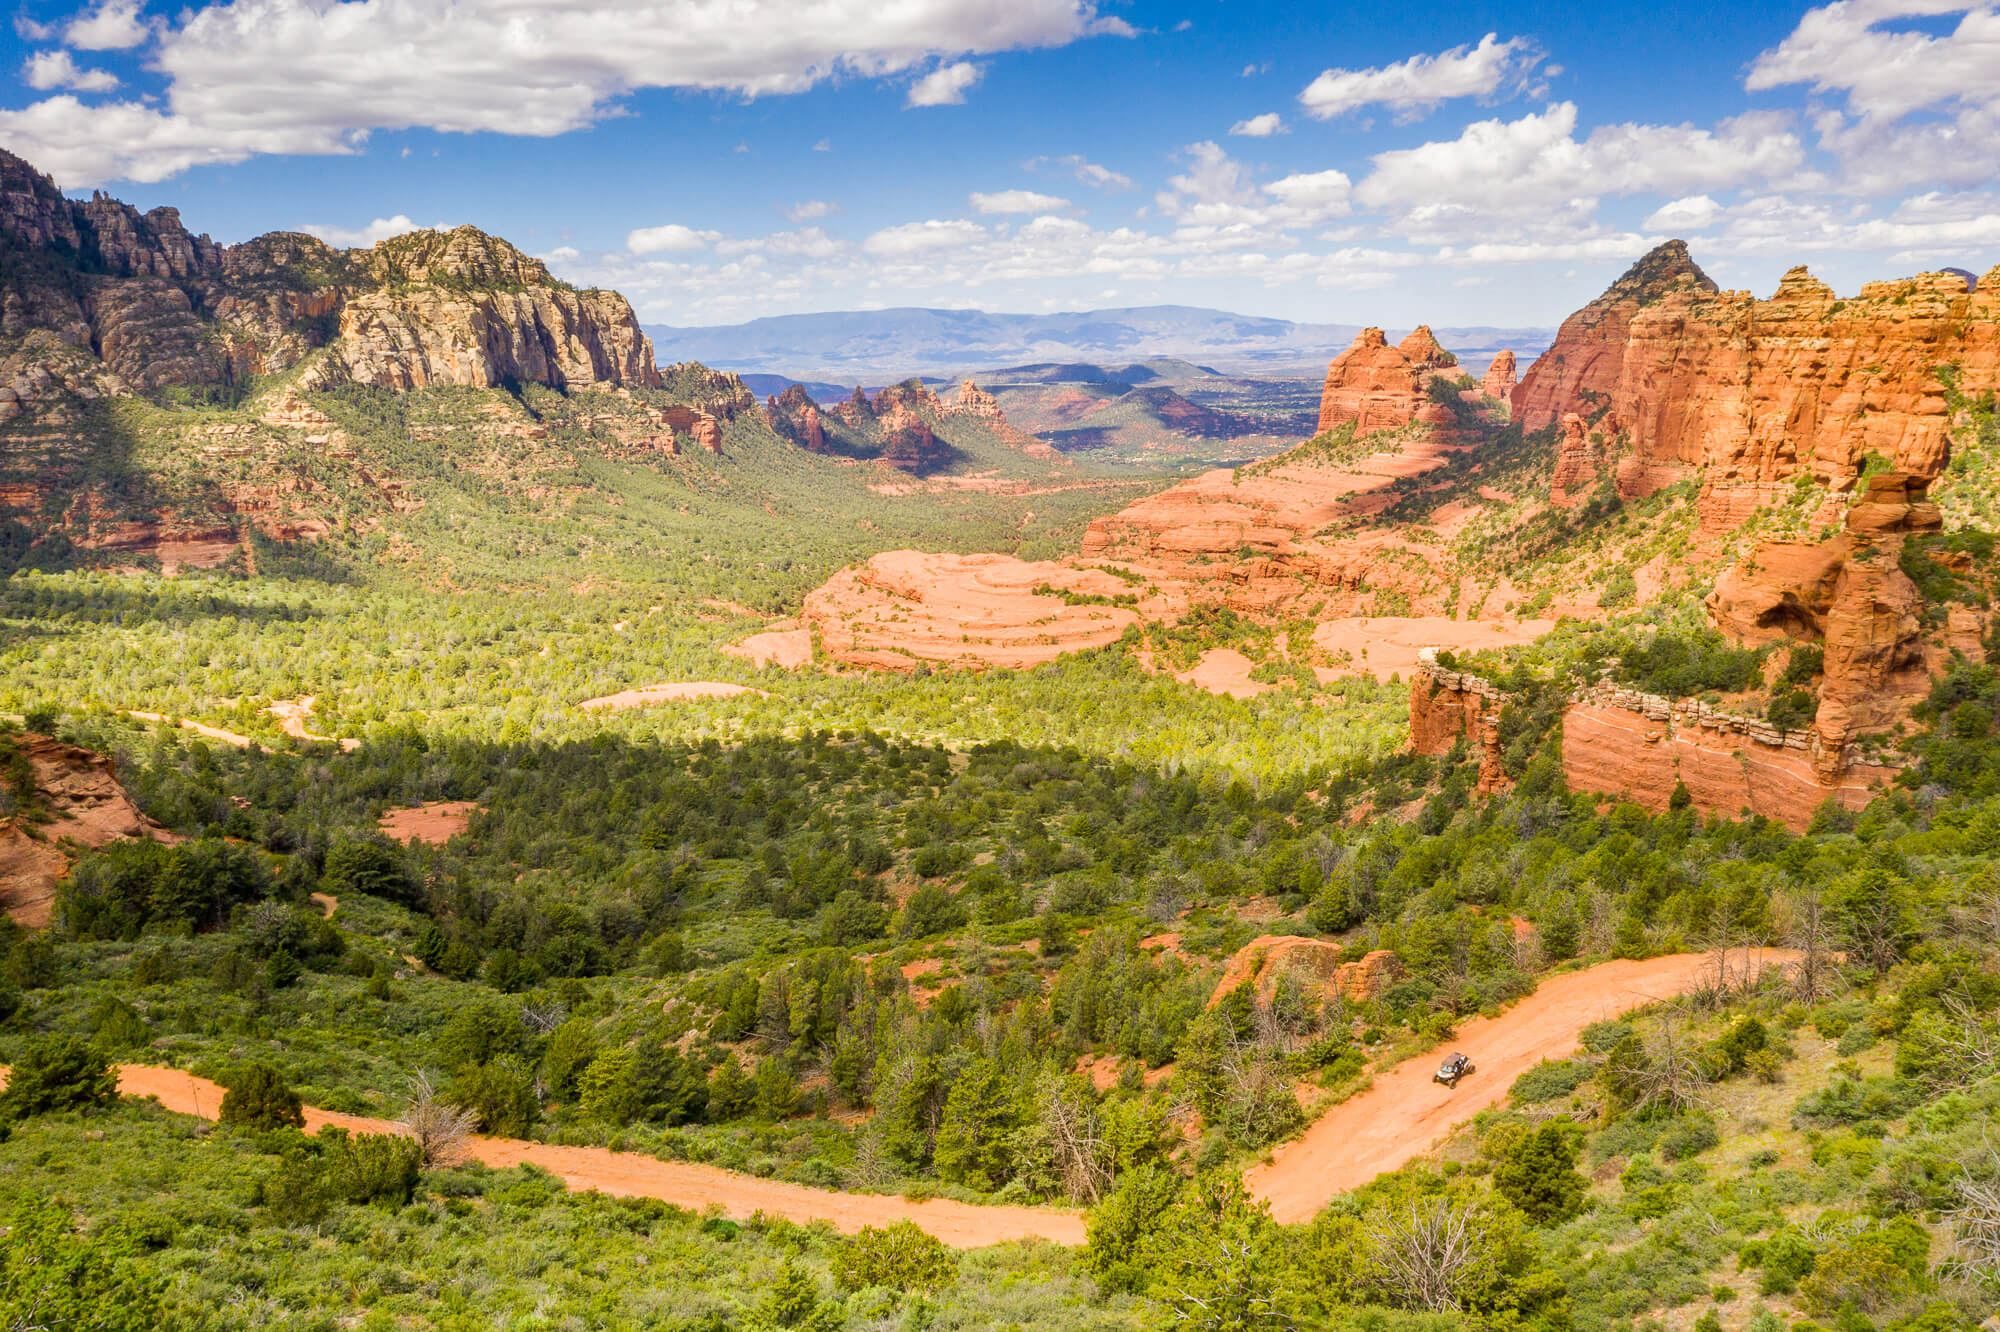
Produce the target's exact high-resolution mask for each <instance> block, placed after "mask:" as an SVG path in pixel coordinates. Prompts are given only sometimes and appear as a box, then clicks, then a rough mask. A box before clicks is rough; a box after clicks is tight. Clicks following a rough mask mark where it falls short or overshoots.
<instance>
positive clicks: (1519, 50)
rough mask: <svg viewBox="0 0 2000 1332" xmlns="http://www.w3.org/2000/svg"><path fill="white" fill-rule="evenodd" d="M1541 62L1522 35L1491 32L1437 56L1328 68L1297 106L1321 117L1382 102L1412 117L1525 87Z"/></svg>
mask: <svg viewBox="0 0 2000 1332" xmlns="http://www.w3.org/2000/svg"><path fill="white" fill-rule="evenodd" d="M1541 60H1542V53H1541V51H1540V50H1539V49H1538V48H1537V47H1536V46H1535V44H1534V43H1533V42H1530V41H1528V40H1527V39H1526V38H1523V37H1510V38H1508V39H1507V40H1506V41H1504V42H1503V41H1501V40H1500V35H1499V34H1498V33H1494V32H1489V33H1487V34H1486V35H1485V36H1484V37H1482V38H1480V39H1479V44H1478V45H1477V46H1454V47H1452V48H1451V49H1450V50H1449V51H1440V52H1439V53H1438V54H1436V55H1413V56H1411V57H1410V58H1409V59H1408V60H1402V61H1398V62H1397V63H1395V64H1393V65H1378V66H1374V67H1372V68H1368V69H1328V70H1323V71H1321V73H1320V76H1319V77H1318V78H1316V79H1314V80H1313V81H1312V82H1311V83H1309V84H1307V85H1306V87H1305V91H1303V92H1301V93H1300V94H1299V105H1300V106H1302V107H1304V108H1305V110H1306V114H1307V115H1309V116H1312V117H1314V118H1316V119H1319V120H1331V119H1333V118H1334V117H1335V116H1339V115H1345V114H1346V113H1348V112H1350V111H1358V110H1360V109H1361V108H1362V107H1366V106H1386V107H1389V108H1390V109H1391V110H1393V111H1395V112H1396V113H1397V114H1398V115H1399V116H1402V117H1414V116H1418V115H1421V114H1423V113H1424V112H1426V111H1429V110H1431V109H1432V108H1433V107H1435V106H1437V105H1438V104H1439V103H1440V102H1445V101H1449V100H1451V99H1453V98H1457V97H1492V96H1495V95H1496V94H1499V93H1501V92H1503V91H1513V90H1515V89H1518V88H1521V87H1523V86H1525V85H1526V84H1527V82H1528V80H1529V77H1530V76H1531V75H1532V74H1533V73H1534V70H1535V66H1536V65H1538V64H1540V63H1541Z"/></svg>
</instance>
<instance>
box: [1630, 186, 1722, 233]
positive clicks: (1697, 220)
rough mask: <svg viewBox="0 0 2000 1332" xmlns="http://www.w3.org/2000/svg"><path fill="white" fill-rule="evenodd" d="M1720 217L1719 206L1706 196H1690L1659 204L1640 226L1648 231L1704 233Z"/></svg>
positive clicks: (1720, 209)
mask: <svg viewBox="0 0 2000 1332" xmlns="http://www.w3.org/2000/svg"><path fill="white" fill-rule="evenodd" d="M1721 215H1722V205H1721V204H1719V203H1717V202H1716V201H1715V200H1713V199H1711V198H1709V197H1708V196H1707V195H1706V194H1690V195H1689V196H1687V197H1686V198H1685V199H1675V200H1674V201H1673V202H1671V203H1665V204H1661V205H1660V206H1659V207H1658V208H1655V209H1654V210H1653V213H1652V216H1650V217H1648V218H1647V219H1646V220H1645V222H1644V223H1643V224H1642V225H1644V227H1645V228H1646V230H1648V231H1706V230H1707V229H1708V228H1710V227H1712V226H1714V225H1715V220H1716V218H1718V217H1720V216H1721Z"/></svg>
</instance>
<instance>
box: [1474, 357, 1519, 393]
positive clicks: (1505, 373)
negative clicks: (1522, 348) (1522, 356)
mask: <svg viewBox="0 0 2000 1332" xmlns="http://www.w3.org/2000/svg"><path fill="white" fill-rule="evenodd" d="M1514 373H1515V371H1514V353H1513V352H1512V351H1510V350H1507V349H1506V348H1502V349H1501V350H1500V352H1499V353H1498V354H1497V355H1495V356H1494V358H1493V362H1492V364H1490V365H1488V366H1487V367H1486V374H1485V376H1484V377H1483V378H1481V379H1480V381H1479V391H1480V392H1481V393H1483V394H1485V395H1486V396H1487V397H1489V398H1492V399H1493V400H1494V401H1496V402H1503V403H1504V402H1509V401H1511V400H1512V399H1513V396H1514V384H1515V382H1516V381H1515V378H1514Z"/></svg>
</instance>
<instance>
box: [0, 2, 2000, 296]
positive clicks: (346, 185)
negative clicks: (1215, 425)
mask: <svg viewBox="0 0 2000 1332" xmlns="http://www.w3.org/2000/svg"><path fill="white" fill-rule="evenodd" d="M1413 14H1415V15H1416V16H1417V18H1416V20H1415V21H1412V17H1411V16H1412V15H1413ZM0 40H4V41H5V42H7V43H8V46H9V49H8V50H6V51H5V52H0V63H4V65H5V67H6V68H8V69H10V70H11V71H12V83H11V85H10V86H9V88H8V90H7V93H6V96H5V97H4V98H0V145H4V146H5V147H7V148H9V149H11V150H13V151H15V152H18V153H20V154H22V155H23V156H25V157H27V158H28V159H29V160H31V161H33V162H35V163H36V164H37V165H39V166H41V167H42V168H44V169H45V170H49V171H51V172H52V173H54V174H55V176H56V177H57V179H58V181H59V182H60V183H61V184H63V186H64V187H65V188H68V189H72V190H83V189H88V188H91V187H99V186H101V187H103V188H106V189H108V190H111V191H112V192H113V193H116V194H118V195H119V196H120V197H122V198H125V199H128V200H130V201H132V202H134V203H136V204H139V205H140V206H142V207H151V206H154V205H157V204H172V205H174V206H177V207H179V208H180V209H181V210H182V212H183V214H184V215H185V217H186V219H187V220H188V222H189V223H190V224H191V225H192V226H194V227H196V228H197V229H201V230H206V231H208V232H209V233H210V234H212V235H214V236H215V237H216V238H217V239H219V240H223V241H236V240H242V239H245V238H247V237H249V236H252V235H255V234H258V233H260V232H263V231H268V230H274V229H310V230H314V231H317V232H319V233H320V234H323V235H325V236H327V237H328V239H330V240H334V241H337V242H339V243H345V244H355V243H367V242H370V241H372V240H374V239H379V238H380V237H382V236H383V235H386V234H391V233H393V232H394V231H396V230H399V229H408V228H410V227H413V226H429V225H438V224H454V223H459V222H472V223H476V224H478V225H480V226H482V227H485V228H486V229H488V230H490V231H494V232H497V233H499V234H501V235H504V236H507V237H508V238H510V239H511V240H513V241H515V242H516V243H517V244H519V245H521V246H522V247H523V248H525V249H528V250H530V251H532V252H534V253H536V254H539V255H542V256H543V257H545V258H547V259H548V260H549V262H550V264H551V266H552V267H553V268H554V269H555V270H556V271H557V272H558V273H559V274H560V275H562V276H564V277H567V278H569V279H571V280H573V281H577V282H585V283H596V284H600V285H608V286H615V287H617V288H618V289H620V290H622V291H624V292H625V293H626V294H627V295H628V296H630V297H631V298H632V299H633V301H634V303H635V304H636V305H637V306H638V307H639V309H640V312H641V314H642V316H643V317H644V318H646V319H647V320H648V321H650V322H661V323H679V324H694V323H717V322H733V321H736V320H741V319H748V318H754V317H756V316H759V315H767V314H785V313H794V312H798V311H806V310H819V309H843V308H861V307H868V306H880V305H903V304H921V305H972V306H978V307H981V308H985V309H993V310H1028V311H1038V310H1052V309H1077V308H1086V307H1090V306H1101V305H1136V304H1152V303H1158V302H1179V303H1186V304H1199V305H1213V306H1219V307H1222V308H1226V309H1232V310H1238V311H1242V312H1245V313H1254V314H1271V315H1280V316H1283V317H1287V318H1293V319H1300V320H1315V321H1326V322H1362V321H1380V322H1385V323H1391V324H1409V323H1414V322H1417V321H1419V320H1428V321H1430V322H1433V323H1439V324H1470V323H1499V324H1546V323H1552V322H1554V321H1555V320H1557V319H1559V318H1560V317H1561V316H1562V315H1563V314H1564V313H1566V312H1567V311H1568V310H1570V309H1572V308H1574V307H1575V306H1576V305H1577V304H1579V303H1580V302H1581V301H1583V300H1585V299H1587V298H1588V297H1589V296H1591V295H1593V294H1595V292H1596V291H1598V290H1600V289H1601V288H1602V287H1603V286H1604V285H1605V283H1606V282H1607V281H1608V280H1609V279H1610V278H1611V277H1612V276H1615V275H1616V273H1617V272H1618V271H1619V270H1620V269H1621V268H1622V267H1623V265H1624V264H1625V263H1627V262H1629V261H1630V260H1631V259H1632V258H1634V257H1636V256H1637V255H1638V254H1639V253H1641V252H1642V251H1643V250H1644V249H1645V248H1647V247H1648V246H1649V245H1650V244H1652V243H1654V242H1657V241H1658V240H1660V239H1663V238H1665V237H1667V236H1670V235H1681V236H1685V237H1686V238H1687V239H1688V240H1689V241H1690V243H1691V244H1692V245H1693V246H1694V249H1695V253H1696V257H1697V258H1698V259H1699V260H1700V261H1701V262H1702V263H1703V265H1704V266H1705V267H1707V268H1708V269H1709V271H1710V272H1711V273H1712V274H1713V275H1714V276H1715V277H1716V278H1717V280H1718V281H1721V282H1722V283H1724V285H1728V286H1743V287H1748V288H1751V289H1753V290H1757V291H1760V292H1768V290H1769V289H1770V288H1771V287H1772V286H1773V285H1774V284H1775V282H1776V280H1777V277H1778V275H1779V274H1780V273H1781V272H1782V271H1783V270H1784V269H1785V268H1786V267H1788V266H1790V265H1791V264H1793V263H1800V262H1804V263H1809V264H1811V265H1812V266H1813V268H1814V269H1815V271H1816V272H1819V273H1820V274H1821V275H1822V276H1825V277H1826V278H1827V279H1828V280H1830V281H1832V282H1833V283H1834V285H1835V286H1836V287H1838V288H1840V289H1843V290H1851V289H1853V288H1854V287H1856V286H1858V285H1859V283H1860V282H1862V281H1864V280H1866V279H1868V278H1872V277H1882V276H1893V275H1896V274H1900V273H1906V272H1913V271H1916V270H1918V269H1922V268H1928V267H1938V266H1942V265H1946V264H1951V265H1957V266H1961V267H1967V268H1972V269H1974V270H1976V271H1981V272H1983V271H1984V270H1985V269H1987V268H1989V267H1991V266H1992V265H1994V264H1995V263H1996V262H2000V194H1997V193H1996V189H2000V187H1996V184H1995V179H1994V178H1995V171H1994V167H1993V164H1994V163H1995V162H1996V161H2000V10H1996V7H1995V4H1994V3H1992V2H1991V0H1989V3H1986V4H1981V5H1968V4H1964V3H1946V2H1942V0H1838V2H1837V3H1833V4H1829V5H1823V6H1817V7H1807V6H1804V5H1798V6H1781V5H1744V4H1698V5H1697V4H1689V5H1681V6H1671V5H1668V6H1663V5H1660V4H1658V3H1657V0H1655V2H1654V3H1648V4H1644V5H1639V4H1623V3H1602V4H1596V5H1592V6H1577V5H1574V4H1568V5H1553V4H1507V5H1485V4H1472V5H1462V6H1449V7H1435V8H1433V9H1429V10H1426V9H1422V8H1418V9H1414V10H1413V9H1411V8H1410V7H1406V6H1383V5H1368V6H1351V7H1350V6H1340V5H1333V4H1311V5H1306V4H1299V5H1281V4H1253V3H1221V2H1219V0H1181V2H1179V3H1129V4H1127V3H1115V2H1113V0H1098V3H1095V4H1092V3H1089V2H1088V0H785V2H781V0H571V2H570V3H567V4H549V3H543V2H542V0H456V2H455V3H453V0H347V2H346V3H334V2H333V0H230V2H229V3H226V4H215V3H210V4H200V3H194V4H190V5H187V6H185V7H183V6H182V5H179V4H175V5H171V6H170V5H168V4H162V3H147V0H91V2H90V3H88V4H85V5H83V6H81V7H79V6H78V5H77V4H76V3H74V0H70V2H69V3H46V2H45V0H25V2H24V3H23V4H22V5H21V7H20V8H19V9H18V10H17V11H16V13H15V19H14V22H13V24H12V26H11V29H10V30H9V31H7V32H6V33H5V34H4V35H0Z"/></svg>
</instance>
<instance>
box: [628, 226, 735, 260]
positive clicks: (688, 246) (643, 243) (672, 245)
mask: <svg viewBox="0 0 2000 1332" xmlns="http://www.w3.org/2000/svg"><path fill="white" fill-rule="evenodd" d="M720 238H721V233H720V232H716V231H696V230H695V229H694V228H692V227H684V226H682V225H681V224H680V223H678V222H668V223H666V224H664V225H662V226H657V227H639V228H638V229H636V230H634V231H630V232H627V233H626V235H625V248H626V249H627V250H629V251H630V252H632V253H633V254H684V253H686V252H688V251H690V250H705V249H707V248H708V246H709V244H710V242H712V241H715V240H719V239H720Z"/></svg>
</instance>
